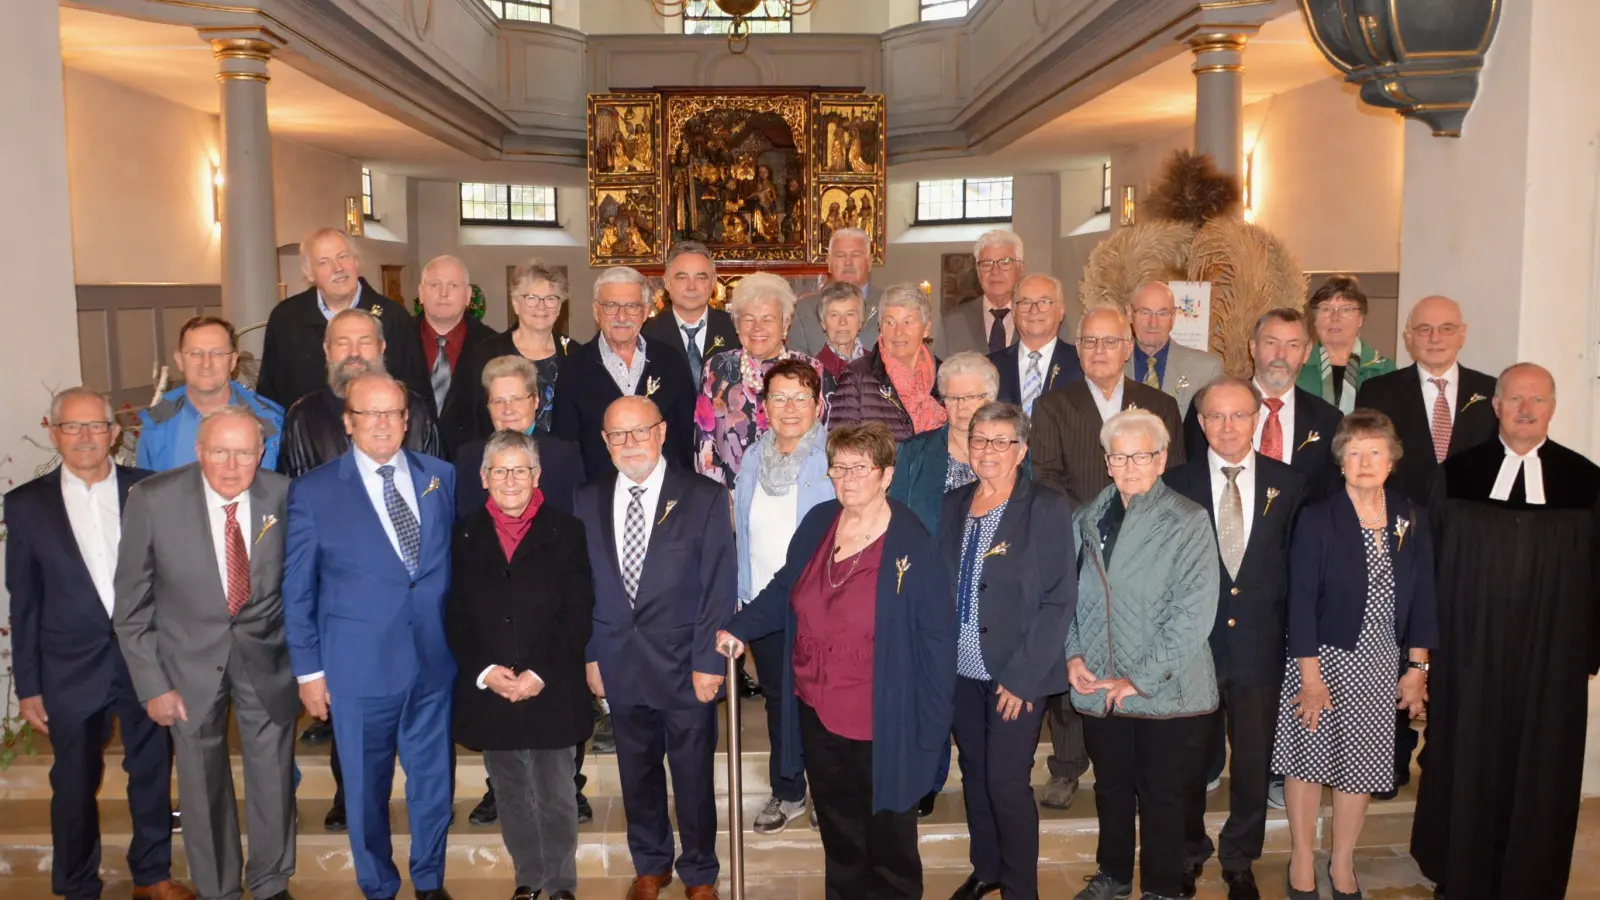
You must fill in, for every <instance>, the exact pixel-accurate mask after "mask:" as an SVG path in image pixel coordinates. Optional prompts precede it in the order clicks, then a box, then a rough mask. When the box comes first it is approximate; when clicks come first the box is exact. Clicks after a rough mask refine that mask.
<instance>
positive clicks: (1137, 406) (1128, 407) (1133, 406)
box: [1122, 403, 1139, 412]
mask: <svg viewBox="0 0 1600 900" xmlns="http://www.w3.org/2000/svg"><path fill="white" fill-rule="evenodd" d="M1138 408H1139V404H1137V403H1129V404H1128V405H1127V406H1124V407H1123V408H1122V410H1123V412H1127V411H1128V410H1130V409H1138Z"/></svg>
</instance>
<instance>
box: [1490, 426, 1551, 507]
mask: <svg viewBox="0 0 1600 900" xmlns="http://www.w3.org/2000/svg"><path fill="white" fill-rule="evenodd" d="M1543 446H1544V442H1543V441H1540V442H1539V447H1543ZM1539 447H1535V448H1533V449H1532V450H1529V451H1528V455H1527V456H1518V455H1517V454H1516V453H1514V452H1512V450H1511V448H1510V447H1507V448H1506V458H1505V461H1504V462H1502V463H1500V476H1499V477H1498V478H1496V479H1495V480H1494V488H1493V489H1492V490H1491V491H1489V499H1490V500H1500V501H1506V500H1510V499H1511V487H1512V485H1514V484H1516V483H1517V473H1518V472H1521V473H1522V492H1523V494H1524V495H1526V497H1527V500H1528V503H1529V504H1530V505H1532V506H1543V505H1544V466H1543V464H1541V463H1540V462H1539Z"/></svg>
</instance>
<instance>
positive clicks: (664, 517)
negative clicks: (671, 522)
mask: <svg viewBox="0 0 1600 900" xmlns="http://www.w3.org/2000/svg"><path fill="white" fill-rule="evenodd" d="M677 505H678V501H676V500H668V501H667V505H666V508H664V509H662V510H661V518H659V519H657V520H656V524H657V525H660V524H661V523H662V522H665V521H666V520H667V516H670V515H672V510H673V509H674V508H675V507H676V506H677Z"/></svg>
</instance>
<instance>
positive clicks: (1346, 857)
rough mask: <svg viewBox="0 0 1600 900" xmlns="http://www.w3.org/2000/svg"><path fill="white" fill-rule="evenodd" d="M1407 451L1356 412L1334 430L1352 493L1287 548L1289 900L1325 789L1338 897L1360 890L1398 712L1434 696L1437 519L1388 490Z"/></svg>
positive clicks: (1306, 519) (1305, 866)
mask: <svg viewBox="0 0 1600 900" xmlns="http://www.w3.org/2000/svg"><path fill="white" fill-rule="evenodd" d="M1401 452H1402V451H1401V446H1400V439H1399V437H1398V436H1397V435H1396V434H1395V429H1394V424H1393V423H1392V422H1390V421H1389V417H1388V416H1385V415H1384V414H1383V413H1380V412H1376V411H1374V410H1370V409H1358V410H1356V411H1355V412H1352V413H1351V414H1350V415H1348V416H1346V417H1345V418H1344V420H1343V421H1342V422H1340V424H1339V429H1338V431H1336V432H1335V433H1334V436H1333V456H1334V459H1335V460H1337V461H1338V463H1339V466H1340V469H1341V471H1342V472H1343V474H1344V481H1345V490H1343V491H1340V492H1338V493H1336V494H1334V495H1333V496H1331V497H1329V498H1327V499H1325V500H1323V501H1321V502H1319V503H1316V504H1313V505H1311V506H1308V507H1306V508H1305V509H1304V510H1303V511H1302V512H1301V513H1300V520H1299V522H1298V524H1297V525H1296V527H1295V533H1294V539H1293V543H1292V544H1291V546H1290V553H1289V657H1290V658H1289V660H1288V662H1287V665H1286V668H1285V671H1284V684H1283V693H1282V697H1283V700H1282V706H1281V708H1280V710H1279V713H1278V736H1277V743H1276V747H1275V749H1274V752H1273V771H1275V772H1282V773H1284V775H1285V776H1286V778H1285V786H1284V799H1285V801H1286V805H1287V807H1288V813H1289V831H1290V835H1291V837H1292V839H1293V852H1292V854H1291V856H1290V862H1289V896H1290V897H1291V898H1310V897H1315V896H1316V877H1315V874H1314V873H1313V870H1312V864H1313V861H1314V860H1315V842H1316V826H1317V815H1318V810H1319V808H1320V806H1321V801H1322V787H1323V785H1328V786H1330V787H1332V788H1333V848H1332V854H1331V857H1330V859H1329V870H1330V871H1329V881H1330V882H1331V883H1332V884H1333V895H1334V898H1335V900H1344V898H1350V897H1359V896H1360V895H1361V891H1360V886H1359V885H1358V884H1357V883H1356V878H1355V868H1354V855H1355V845H1356V841H1357V839H1358V838H1359V836H1360V834H1361V828H1362V824H1363V822H1364V821H1365V818H1366V810H1367V803H1368V800H1369V798H1370V795H1371V794H1374V793H1380V792H1385V791H1388V790H1390V789H1392V787H1393V785H1394V763H1393V760H1394V741H1395V736H1394V710H1395V709H1405V710H1409V711H1410V712H1411V714H1412V715H1413V716H1415V715H1416V714H1418V713H1420V712H1421V711H1422V704H1423V700H1424V699H1425V698H1426V696H1427V675H1428V651H1429V650H1430V649H1431V648H1433V647H1435V646H1437V644H1438V634H1439V625H1438V618H1437V616H1436V613H1435V608H1434V594H1433V542H1432V539H1431V536H1430V534H1429V531H1428V515H1427V511H1426V510H1425V509H1423V507H1422V506H1420V505H1418V504H1415V503H1413V502H1411V501H1409V500H1407V499H1406V498H1405V496H1404V495H1403V494H1401V493H1400V492H1399V491H1398V490H1395V489H1393V488H1389V487H1385V486H1384V482H1385V481H1386V480H1387V479H1388V477H1389V475H1390V473H1391V472H1393V471H1394V466H1395V463H1396V462H1398V461H1399V459H1400V454H1401ZM1297 884H1299V885H1306V887H1296V885H1297Z"/></svg>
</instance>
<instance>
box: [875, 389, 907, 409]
mask: <svg viewBox="0 0 1600 900" xmlns="http://www.w3.org/2000/svg"><path fill="white" fill-rule="evenodd" d="M878 396H879V397H882V398H883V399H885V400H887V401H889V402H890V403H893V404H894V406H895V409H899V410H904V409H905V407H903V406H901V405H900V399H899V398H898V397H896V396H895V395H894V388H892V387H890V386H888V385H887V384H880V385H878Z"/></svg>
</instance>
